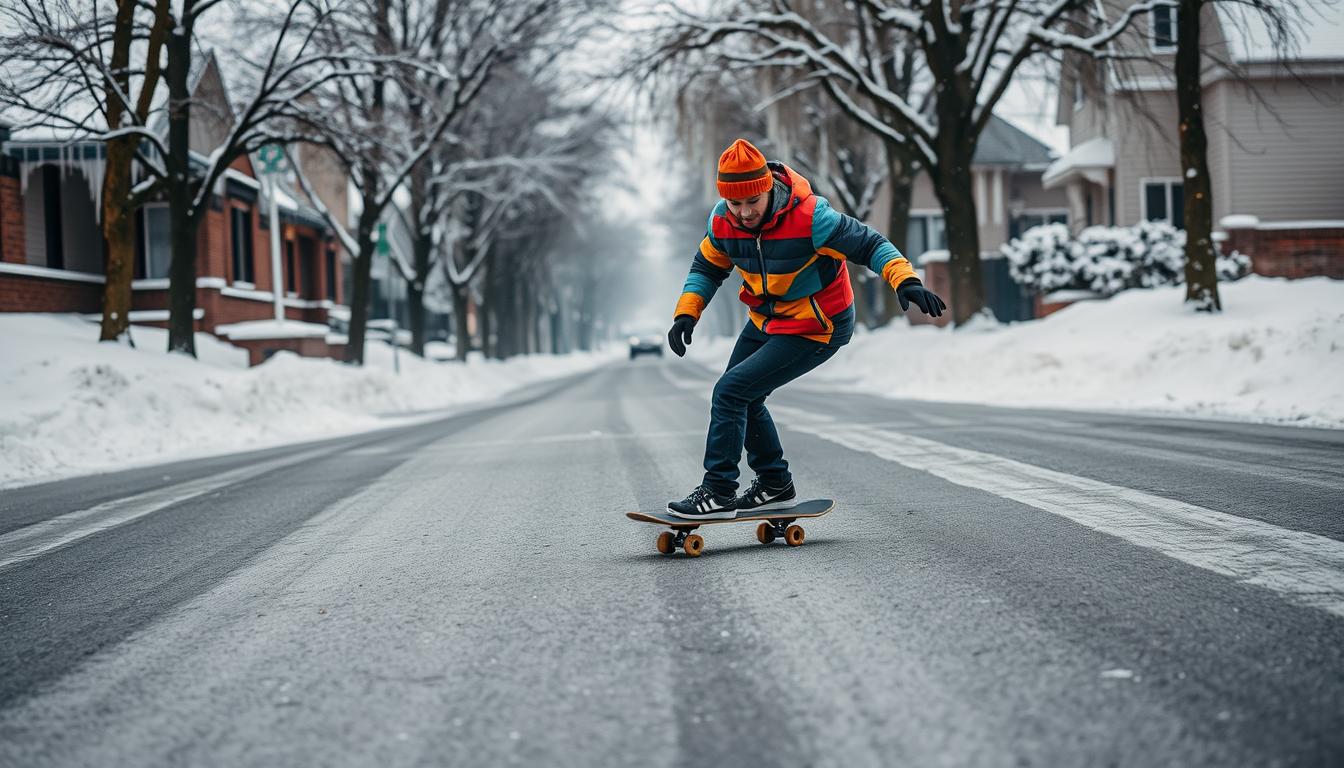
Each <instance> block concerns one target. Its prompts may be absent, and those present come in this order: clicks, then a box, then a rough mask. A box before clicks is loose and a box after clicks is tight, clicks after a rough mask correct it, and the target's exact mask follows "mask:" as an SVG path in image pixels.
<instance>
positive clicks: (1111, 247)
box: [1001, 221, 1250, 296]
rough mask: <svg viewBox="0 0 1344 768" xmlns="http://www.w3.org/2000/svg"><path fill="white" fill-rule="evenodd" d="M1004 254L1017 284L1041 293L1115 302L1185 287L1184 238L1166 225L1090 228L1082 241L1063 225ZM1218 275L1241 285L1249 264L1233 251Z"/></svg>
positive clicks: (1031, 235) (1036, 231)
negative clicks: (1130, 294) (1129, 293)
mask: <svg viewBox="0 0 1344 768" xmlns="http://www.w3.org/2000/svg"><path fill="white" fill-rule="evenodd" d="M1001 250H1002V251H1003V254H1004V256H1006V257H1007V258H1008V264H1009V273H1010V274H1011V275H1012V277H1013V279H1014V280H1016V281H1017V282H1018V283H1019V284H1020V285H1024V286H1026V287H1028V288H1030V289H1031V290H1033V291H1034V292H1036V293H1049V292H1050V291H1057V290H1064V289H1084V290H1090V291H1094V292H1096V293H1098V294H1101V295H1103V296H1112V295H1114V294H1116V293H1119V292H1120V291H1123V290H1125V289H1127V288H1155V287H1158V286H1163V285H1179V284H1180V283H1182V282H1184V281H1185V232H1184V231H1183V230H1180V229H1177V228H1175V227H1173V226H1171V225H1170V224H1168V223H1166V222H1163V221H1141V222H1139V223H1138V224H1136V225H1134V226H1132V227H1088V228H1087V229H1084V230H1083V231H1082V232H1080V233H1079V234H1078V237H1077V239H1074V238H1073V237H1072V236H1071V235H1070V233H1069V230H1068V227H1066V226H1065V225H1063V224H1044V225H1041V226H1039V227H1032V228H1031V229H1029V230H1027V231H1026V232H1024V233H1023V234H1022V237H1020V238H1017V239H1015V240H1012V241H1011V242H1009V243H1007V244H1005V245H1004V246H1003V247H1002V249H1001ZM1217 269H1218V279H1219V280H1223V281H1230V280H1236V279H1238V278H1241V277H1244V276H1245V275H1246V274H1247V273H1249V272H1250V258H1248V257H1247V256H1245V255H1243V254H1241V253H1237V252H1235V251H1234V252H1233V253H1232V254H1231V255H1230V256H1220V257H1219V258H1218V260H1217Z"/></svg>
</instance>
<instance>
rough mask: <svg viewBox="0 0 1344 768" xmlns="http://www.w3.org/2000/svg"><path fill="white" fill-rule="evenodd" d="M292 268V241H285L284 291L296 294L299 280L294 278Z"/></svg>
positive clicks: (294, 274) (294, 273)
mask: <svg viewBox="0 0 1344 768" xmlns="http://www.w3.org/2000/svg"><path fill="white" fill-rule="evenodd" d="M296 276H297V275H296V272H295V269H294V241H293V240H286V241H285V293H292V294H296V295H297V294H298V292H299V282H298V280H296V279H295V277H296Z"/></svg>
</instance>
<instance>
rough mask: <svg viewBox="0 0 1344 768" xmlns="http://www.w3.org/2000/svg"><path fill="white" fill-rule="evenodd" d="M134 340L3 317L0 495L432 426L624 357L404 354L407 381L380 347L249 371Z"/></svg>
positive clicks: (75, 322) (207, 343)
mask: <svg viewBox="0 0 1344 768" xmlns="http://www.w3.org/2000/svg"><path fill="white" fill-rule="evenodd" d="M133 334H134V337H135V341H136V345H137V348H135V349H131V348H130V347H128V346H125V345H118V344H99V343H97V341H96V339H97V336H98V327H97V326H96V325H94V324H91V323H88V322H86V321H84V320H81V319H80V318H78V317H77V316H74V315H21V314H0V406H2V407H0V487H12V486H15V485H23V484H28V483H32V482H40V481H45V480H53V479H58V478H60V477H68V476H72V475H78V474H84V473H88V472H97V471H106V470H110V469H121V468H125V467H130V466H136V465H144V464H150V463H155V462H159V461H169V460H174V459H180V458H190V457H198V456H205V455H211V454H219V453H228V452H231V451H238V450H245V449H253V448H260V447H266V446H273V445H280V444H284V443H289V442H296V441H301V440H309V439H314V438H320V437H328V436H332V435H338V434H346V433H351V432H359V431H363V430H368V429H375V428H379V427H386V426H392V425H395V424H399V423H406V422H408V421H411V420H415V419H425V418H430V417H432V416H433V415H437V414H441V413H442V412H443V411H444V409H449V408H453V407H457V406H461V405H465V404H468V403H476V402H481V401H486V400H491V399H494V398H497V397H499V396H500V395H502V394H504V393H505V392H508V391H509V390H512V389H516V388H517V387H520V386H523V385H525V384H530V383H533V382H536V381H540V380H543V379H547V378H553V377H558V376H563V375H566V374H570V373H577V372H579V371H582V370H587V369H590V368H593V367H595V366H597V365H600V364H602V363H604V362H606V361H608V360H611V359H613V356H614V355H617V354H621V353H624V349H620V348H618V349H614V350H611V351H610V352H609V353H598V354H571V355H562V356H533V357H527V358H516V359H513V360H509V361H506V362H496V361H486V360H480V359H473V360H471V361H469V362H468V363H467V364H466V365H461V364H457V363H434V362H426V361H424V360H421V359H419V358H417V357H415V356H414V355H411V354H409V353H406V352H405V351H404V350H403V351H402V352H401V354H400V363H401V374H400V375H397V374H396V373H394V372H393V363H392V350H391V348H390V347H389V346H388V345H387V344H385V343H381V342H370V343H369V345H368V348H367V358H368V360H367V363H366V365H365V366H364V367H363V368H354V367H351V366H346V365H343V364H341V363H338V362H336V361H333V360H320V359H312V358H301V357H297V356H295V355H293V354H290V353H281V354H278V355H276V356H275V357H273V358H271V359H270V360H268V361H267V362H266V363H264V364H263V365H260V366H257V367H255V368H248V367H247V354H246V352H245V351H243V350H241V349H238V348H236V347H232V346H229V345H227V344H223V343H221V342H220V341H218V340H217V339H215V338H214V337H213V336H209V335H206V334H198V335H197V340H196V345H197V354H198V358H199V359H197V360H192V359H190V358H187V357H184V356H181V355H170V354H166V353H165V352H164V351H163V350H164V348H165V347H166V344H167V337H166V332H165V331H161V330H158V329H151V328H140V327H136V328H135V329H134V330H133ZM426 412H431V413H426ZM433 412H437V413H433Z"/></svg>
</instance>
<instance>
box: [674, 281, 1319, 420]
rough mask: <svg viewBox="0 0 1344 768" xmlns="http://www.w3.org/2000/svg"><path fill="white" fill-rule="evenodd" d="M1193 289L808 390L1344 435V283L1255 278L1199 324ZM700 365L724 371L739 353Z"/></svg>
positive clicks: (1035, 323) (996, 326) (885, 337)
mask: <svg viewBox="0 0 1344 768" xmlns="http://www.w3.org/2000/svg"><path fill="white" fill-rule="evenodd" d="M1184 292H1185V287H1184V286H1174V287H1164V288H1154V289H1147V290H1140V289H1136V290H1129V291H1124V292H1122V293H1120V294H1117V295H1116V296H1114V297H1112V298H1110V299H1106V300H1097V301H1084V302H1080V303H1077V304H1074V305H1072V306H1070V307H1067V308H1066V309H1064V310H1062V311H1060V312H1056V313H1054V314H1052V315H1049V316H1048V317H1045V318H1042V319H1039V320H1032V321H1029V322H1022V323H1012V324H1000V323H994V322H986V321H983V320H981V319H980V318H976V319H975V320H973V321H971V322H970V323H968V324H967V325H966V326H965V327H963V328H961V329H959V330H956V331H953V330H951V329H948V328H936V327H932V326H911V325H909V324H907V323H904V322H897V323H894V324H893V325H891V326H890V327H887V328H883V329H880V330H877V331H874V332H872V333H860V334H857V335H856V336H855V338H854V340H853V341H852V342H851V343H850V345H849V346H848V347H847V348H846V349H843V350H841V352H840V353H839V354H838V355H836V356H835V357H834V358H832V359H831V361H830V362H828V363H826V364H825V365H823V366H821V367H820V368H818V369H817V370H815V371H813V372H812V373H810V374H808V375H807V376H806V377H804V378H803V379H801V380H800V382H799V384H800V385H803V386H817V385H818V384H821V383H823V382H830V383H831V384H832V385H834V386H837V387H840V388H842V389H846V390H849V391H855V392H868V393H874V394H881V395H884V396H887V397H893V398H910V399H918V400H943V401H954V402H974V403H985V404H988V405H1003V406H1010V407H1059V408H1077V409H1088V410H1127V411H1138V412H1145V413H1155V414H1166V415H1178V416H1184V417H1199V418H1218V419H1235V420H1240V421H1256V422H1267V423H1282V424H1293V425H1300V426H1316V427H1335V428H1338V427H1344V385H1342V384H1341V382H1344V281H1340V280H1330V279H1328V278H1324V277H1317V278H1308V279H1303V280H1287V279H1283V278H1268V277H1259V276H1255V275H1252V276H1250V277H1247V278H1244V279H1242V280H1238V281H1237V282H1234V283H1223V284H1220V285H1219V293H1220V295H1221V297H1222V303H1223V312H1222V313H1221V314H1216V315H1209V314H1203V313H1197V312H1195V311H1193V309H1191V308H1190V307H1188V306H1186V305H1185V304H1184V303H1183V302H1182V299H1183V297H1184V295H1185V293H1184ZM706 346H710V347H712V349H705V350H701V358H700V359H702V360H705V361H706V363H707V364H710V365H712V366H713V367H715V368H721V367H722V365H723V363H724V361H726V358H727V356H728V353H729V351H730V350H731V345H730V344H725V343H723V342H717V341H716V343H715V344H713V345H706Z"/></svg>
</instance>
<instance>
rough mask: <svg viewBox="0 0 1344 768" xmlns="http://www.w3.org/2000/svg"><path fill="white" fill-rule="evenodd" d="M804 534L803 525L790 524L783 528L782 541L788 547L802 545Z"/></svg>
mask: <svg viewBox="0 0 1344 768" xmlns="http://www.w3.org/2000/svg"><path fill="white" fill-rule="evenodd" d="M804 535H805V534H804V533H803V526H801V525H790V526H789V527H788V528H785V529H784V541H785V542H786V543H787V544H788V545H789V546H790V547H798V546H802V543H803V536H804Z"/></svg>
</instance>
